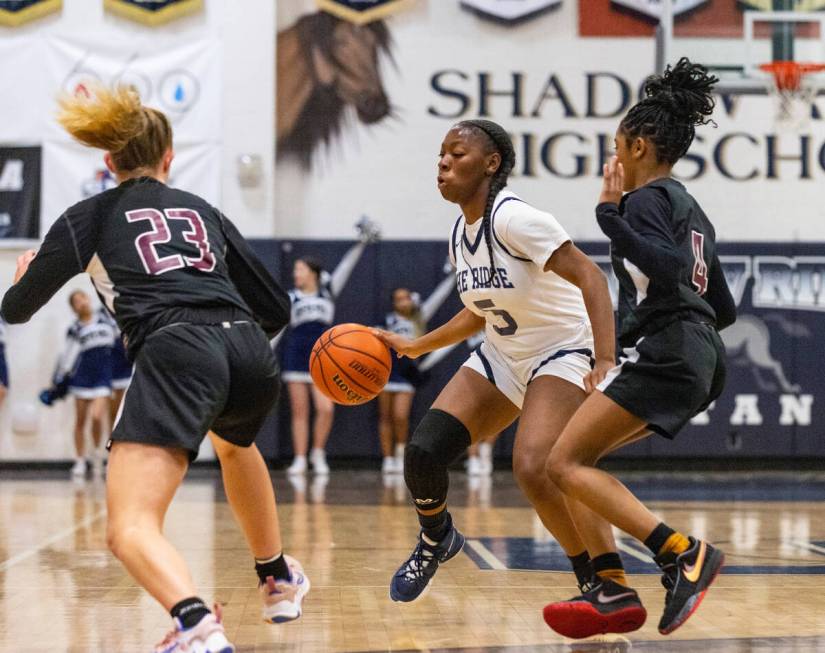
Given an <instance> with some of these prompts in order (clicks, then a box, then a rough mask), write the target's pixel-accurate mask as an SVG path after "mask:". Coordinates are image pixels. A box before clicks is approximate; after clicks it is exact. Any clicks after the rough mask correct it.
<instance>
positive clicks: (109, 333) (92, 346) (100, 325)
mask: <svg viewBox="0 0 825 653" xmlns="http://www.w3.org/2000/svg"><path fill="white" fill-rule="evenodd" d="M66 340H67V343H66V349H65V351H64V352H63V355H62V356H61V359H60V363H59V364H58V374H57V377H58V379H60V378H63V377H64V376H66V375H68V376H69V393H70V394H72V395H74V396H75V397H78V398H79V399H94V398H95V397H108V396H110V395H111V394H112V347H113V345H114V340H115V332H114V329H113V328H112V325H111V323H110V322H109V320H108V319H107V318H106V317H105V316H104V315H102V314H101V313H99V312H98V313H96V314H95V315H94V316H93V317H92V319H91V320H90V321H89V322H85V323H84V322H81V321H80V320H77V321H75V323H74V324H72V326H70V327H69V330H68V331H67V333H66Z"/></svg>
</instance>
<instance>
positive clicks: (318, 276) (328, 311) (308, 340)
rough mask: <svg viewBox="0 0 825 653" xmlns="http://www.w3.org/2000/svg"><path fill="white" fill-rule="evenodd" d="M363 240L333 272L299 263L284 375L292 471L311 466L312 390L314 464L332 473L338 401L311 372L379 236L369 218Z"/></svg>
mask: <svg viewBox="0 0 825 653" xmlns="http://www.w3.org/2000/svg"><path fill="white" fill-rule="evenodd" d="M355 226H356V229H358V232H359V236H360V239H361V241H360V242H359V243H358V244H357V245H355V246H354V247H352V248H350V250H349V251H348V252H347V253H346V254H345V255H344V258H342V259H341V262H340V263H339V264H338V266H337V267H336V268H335V271H334V272H333V273H332V274H331V275H330V274H328V273H326V272H325V271H324V270H323V267H322V266H321V263H320V261H319V260H318V259H316V258H315V257H313V256H303V257H301V258H299V259H298V260H296V261H295V266H294V268H293V273H292V276H293V280H294V283H295V287H294V288H293V289H292V290H291V291H290V292H289V297H290V300H291V302H292V314H291V319H290V323H289V334H288V335H287V337H286V342H285V343H284V351H283V370H284V371H283V374H282V378H283V380H284V381H285V382H286V384H287V388H288V390H289V405H290V409H291V413H292V448H293V451H294V452H295V459H294V460H293V462H292V465H290V466H289V468H288V469H287V472H288V473H289V474H303V473H304V472H306V470H307V450H308V448H309V411H310V394H311V395H312V402H313V403H314V404H315V424H314V428H313V448H312V454H311V455H310V462H311V463H312V468H313V470H314V471H315V473H316V474H328V473H329V466H328V465H327V457H326V452H325V451H324V447H325V446H326V443H327V438H329V432H330V430H331V429H332V415H333V412H332V411H333V405H332V402H331V401H330V400H329V399H327V398H326V397H325V396H324V395H322V394H321V393H320V392H319V391H318V390H317V389H316V388H315V387H314V386H313V385H312V378H311V377H310V375H309V356H310V353H311V352H312V345H314V344H315V341H316V340H317V339H318V337H319V336H320V335H321V334H322V333H323V332H324V331H326V330H327V329H328V328H329V327H331V326H332V324H333V321H334V319H335V300H336V298H337V297H338V295H339V294H340V292H341V290H343V288H344V286H345V285H346V283H347V281H348V280H349V277H350V275H351V274H352V271H353V270H354V269H355V266H356V265H357V263H358V260H359V259H360V258H361V254H363V252H364V249H365V248H366V246H367V245H368V244H369V243H372V242H375V241H377V240H378V237H379V231H378V228H377V226H376V225H375V224H374V223H373V222H372V221H370V220H369V219H367V218H362V219H361V220H360V221H359V222H358V223H357V224H356V225H355Z"/></svg>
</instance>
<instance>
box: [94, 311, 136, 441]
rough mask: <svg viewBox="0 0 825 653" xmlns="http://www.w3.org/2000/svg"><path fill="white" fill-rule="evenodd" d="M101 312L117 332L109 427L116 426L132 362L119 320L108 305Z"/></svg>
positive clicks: (113, 360)
mask: <svg viewBox="0 0 825 653" xmlns="http://www.w3.org/2000/svg"><path fill="white" fill-rule="evenodd" d="M100 312H101V314H102V315H103V316H104V317H105V318H106V319H107V320H108V321H109V324H111V325H112V330H113V331H114V334H115V339H114V345H113V346H112V394H111V396H110V397H109V428H110V429H112V428H114V425H115V420H116V419H117V412H118V409H119V408H120V403H121V402H122V401H123V395H124V393H125V392H126V388H128V387H129V381H131V380H132V363H131V362H129V358H128V357H127V356H126V346H125V345H124V343H123V335H122V334H121V333H120V329H118V327H117V322H116V321H115V318H114V317H112V314H111V313H109V311H107V310H106V307H105V306H104V307H103V308H101V309H100Z"/></svg>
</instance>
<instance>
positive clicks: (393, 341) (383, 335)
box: [372, 329, 426, 358]
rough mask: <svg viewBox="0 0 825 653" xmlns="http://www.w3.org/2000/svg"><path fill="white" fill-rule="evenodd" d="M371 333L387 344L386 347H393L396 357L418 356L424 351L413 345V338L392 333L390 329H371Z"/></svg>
mask: <svg viewBox="0 0 825 653" xmlns="http://www.w3.org/2000/svg"><path fill="white" fill-rule="evenodd" d="M372 333H373V335H375V337H376V338H378V339H380V340H381V341H382V342H383V343H384V344H385V345H387V347H391V348H392V349H395V351H396V352H397V354H398V358H401V357H402V356H406V357H407V358H418V357H419V356H421V355H423V354H425V353H426V352H423V351H421V350H419V349H418V348H417V347H416V346H415V340H410V339H409V338H405V337H404V336H399V335H398V334H397V333H393V332H392V331H385V330H384V329H373V330H372Z"/></svg>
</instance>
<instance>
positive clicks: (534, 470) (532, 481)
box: [513, 450, 561, 497]
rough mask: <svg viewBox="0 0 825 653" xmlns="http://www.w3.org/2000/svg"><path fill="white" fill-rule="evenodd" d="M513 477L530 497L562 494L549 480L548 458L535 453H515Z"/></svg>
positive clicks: (525, 451) (522, 451)
mask: <svg viewBox="0 0 825 653" xmlns="http://www.w3.org/2000/svg"><path fill="white" fill-rule="evenodd" d="M513 476H515V477H516V482H517V483H518V484H519V487H520V488H521V489H522V490H523V491H524V492H525V494H527V495H528V497H529V496H534V495H538V494H542V495H544V496H546V495H548V494H550V493H558V494H561V492H560V491H559V489H558V488H557V487H556V486H555V484H553V483H551V482H550V481H549V479H548V476H547V471H546V456H541V455H537V454H536V452H535V451H527V450H519V451H516V452H515V453H514V455H513Z"/></svg>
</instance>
